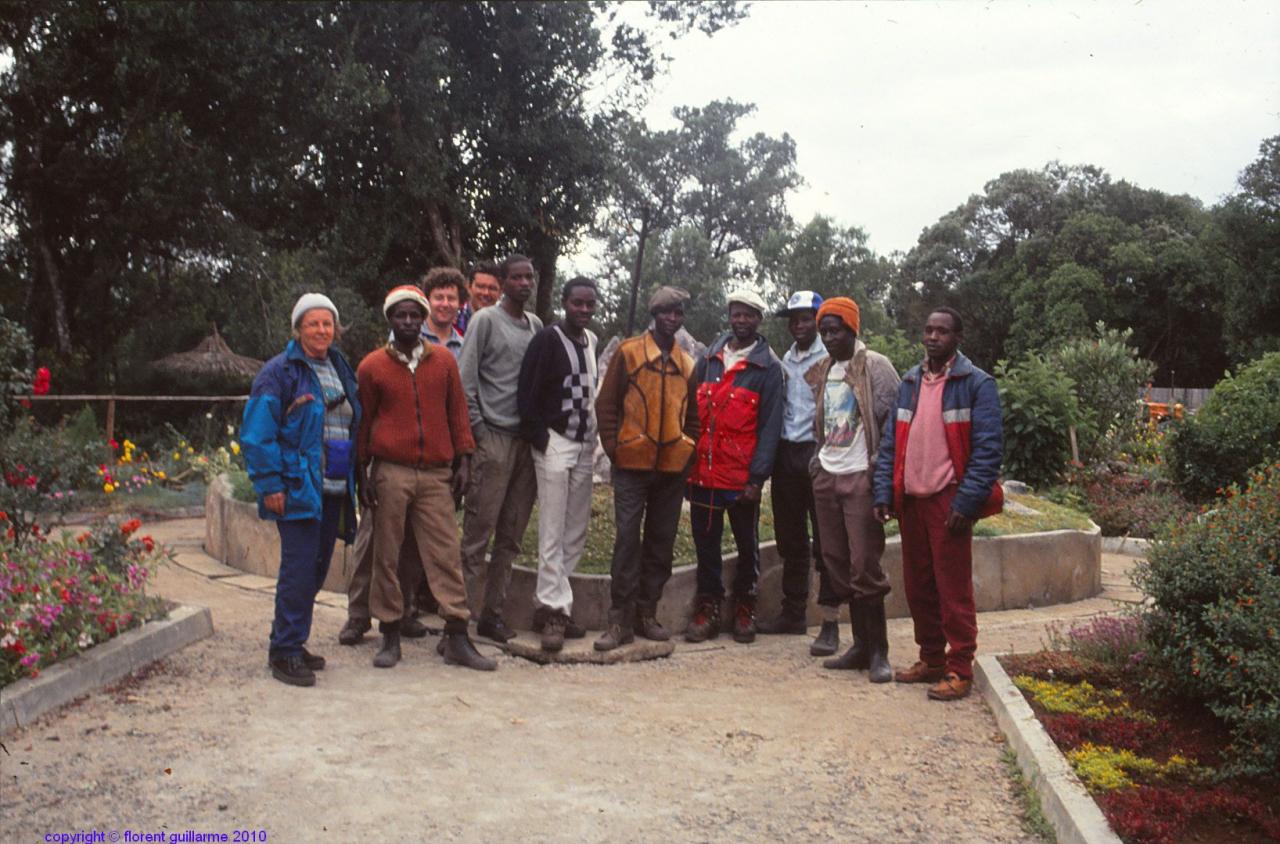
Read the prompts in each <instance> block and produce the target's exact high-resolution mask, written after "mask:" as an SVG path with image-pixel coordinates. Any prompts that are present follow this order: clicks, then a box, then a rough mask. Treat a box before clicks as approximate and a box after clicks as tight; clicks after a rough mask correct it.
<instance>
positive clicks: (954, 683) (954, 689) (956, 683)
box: [929, 671, 973, 701]
mask: <svg viewBox="0 0 1280 844" xmlns="http://www.w3.org/2000/svg"><path fill="white" fill-rule="evenodd" d="M971 688H973V681H972V680H966V679H964V678H963V677H961V676H960V675H959V674H956V673H955V672H954V671H948V672H947V674H946V676H945V677H943V678H942V679H941V680H939V681H938V684H937V685H936V686H933V687H931V688H930V689H929V699H930V700H942V701H951V700H960V698H963V697H968V696H969V690H970V689H971Z"/></svg>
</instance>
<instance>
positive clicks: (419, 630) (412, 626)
mask: <svg viewBox="0 0 1280 844" xmlns="http://www.w3.org/2000/svg"><path fill="white" fill-rule="evenodd" d="M430 632H431V629H430V628H429V627H427V625H425V624H423V623H422V622H421V621H418V619H416V618H402V619H400V635H401V636H403V637H404V638H406V639H425V638H426V637H427V634H428V633H430Z"/></svg>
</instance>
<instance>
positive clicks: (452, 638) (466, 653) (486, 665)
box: [441, 619, 498, 671]
mask: <svg viewBox="0 0 1280 844" xmlns="http://www.w3.org/2000/svg"><path fill="white" fill-rule="evenodd" d="M441 644H442V645H443V646H444V654H443V655H444V662H445V665H461V666H462V667H464V668H473V669H475V670H476V671H497V670H498V663H497V662H496V661H494V660H492V659H489V658H488V657H485V656H481V655H480V652H479V651H477V650H476V646H475V645H474V644H473V643H472V641H471V637H470V636H468V635H467V623H466V622H465V621H460V620H458V619H450V620H448V621H446V622H445V623H444V636H443V637H442V639H441Z"/></svg>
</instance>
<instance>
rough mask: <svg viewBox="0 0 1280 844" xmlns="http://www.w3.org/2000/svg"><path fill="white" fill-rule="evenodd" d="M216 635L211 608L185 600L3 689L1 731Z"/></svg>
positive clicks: (29, 720)
mask: <svg viewBox="0 0 1280 844" xmlns="http://www.w3.org/2000/svg"><path fill="white" fill-rule="evenodd" d="M212 634H213V615H212V613H210V612H209V610H208V608H207V607H195V606H188V605H185V604H184V605H180V606H177V607H174V608H173V609H172V610H170V611H169V617H168V618H165V619H162V620H160V621H152V622H148V623H147V624H144V625H143V626H142V627H139V628H137V629H135V630H129V631H126V632H125V633H122V634H120V635H119V636H117V637H115V638H114V639H111V640H110V641H107V642H103V643H102V644H100V645H96V646H94V647H92V648H90V649H89V650H87V651H85V652H84V653H82V654H77V655H76V656H73V657H71V658H70V659H67V660H64V661H62V662H59V663H58V664H57V665H54V666H53V667H51V668H50V669H49V670H47V671H43V672H41V674H40V676H39V677H33V678H27V679H24V680H18V681H17V682H15V683H12V684H10V685H8V686H6V687H5V688H4V689H0V735H3V734H5V733H9V732H12V731H14V730H16V729H18V728H19V727H26V726H29V725H30V724H31V722H33V721H35V720H36V719H37V718H39V717H40V716H41V715H44V714H46V713H47V712H49V711H51V710H53V709H57V708H58V707H59V706H62V705H63V704H66V703H70V702H71V701H73V700H75V699H76V698H78V697H81V696H82V695H86V694H89V693H90V692H94V691H97V690H98V689H100V688H102V687H103V686H105V685H107V684H108V683H112V682H114V681H116V680H119V679H120V678H121V677H124V676H126V675H128V674H130V673H132V672H134V671H137V670H138V669H140V668H143V667H145V666H147V665H149V664H151V663H152V662H155V661H156V660H158V659H161V658H162V657H166V656H168V655H169V654H171V653H173V652H174V651H177V650H180V649H182V648H184V647H186V646H187V645H190V644H192V643H193V642H198V641H200V640H201V639H204V638H206V637H208V636H210V635H212Z"/></svg>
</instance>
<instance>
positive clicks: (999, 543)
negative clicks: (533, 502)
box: [205, 478, 1102, 632]
mask: <svg viewBox="0 0 1280 844" xmlns="http://www.w3.org/2000/svg"><path fill="white" fill-rule="evenodd" d="M205 550H206V551H207V552H208V553H209V555H210V556H212V557H214V558H216V559H218V560H220V561H221V562H223V563H226V564H227V565H229V566H231V567H232V568H236V569H240V570H241V571H246V572H250V573H252V574H259V575H263V576H265V577H275V576H276V572H277V571H278V569H279V565H280V540H279V536H278V534H277V532H276V527H275V524H274V523H272V522H270V521H264V520H262V519H259V518H258V509H257V507H256V506H254V505H252V504H246V503H244V502H242V501H235V500H234V499H232V498H231V495H230V489H229V487H228V486H227V484H226V482H225V480H224V479H221V478H220V479H218V480H217V481H215V482H214V483H212V484H210V485H209V495H208V502H207V504H206V506H205ZM882 562H883V565H884V568H885V571H886V572H887V573H888V575H889V582H890V585H891V586H892V590H893V591H892V592H890V593H889V599H888V603H887V605H886V613H887V614H888V616H889V617H890V618H905V617H906V616H908V615H909V614H910V613H909V612H908V611H907V601H906V597H905V595H904V592H903V587H902V546H901V543H900V541H899V540H898V538H897V537H893V538H891V539H889V541H888V542H887V544H886V547H885V552H884V557H883V558H882ZM736 566H737V557H736V556H732V555H731V556H728V557H726V558H725V563H724V579H725V583H731V582H732V580H733V573H734V571H735V569H736ZM354 567H355V560H354V557H353V555H352V554H351V549H350V548H348V547H347V546H345V545H344V544H343V543H341V542H339V543H338V548H337V550H336V551H335V552H334V555H333V563H332V565H331V566H330V568H329V576H328V578H327V579H326V580H325V583H324V588H325V589H328V590H331V591H334V592H346V588H347V580H348V578H349V577H350V573H351V571H352V570H353V569H354ZM811 577H812V583H811V587H810V589H809V596H810V598H809V623H810V624H817V623H818V620H819V615H818V609H817V603H816V596H817V594H818V586H817V583H818V578H817V575H816V574H813V575H811ZM536 579H537V575H536V572H534V571H533V570H531V569H525V568H520V567H516V568H515V569H514V570H513V572H512V576H511V586H510V588H509V589H508V590H507V607H506V617H507V621H508V623H510V624H512V625H514V626H515V627H517V628H522V629H527V628H528V627H529V625H530V624H531V623H532V620H533V592H534V585H535V582H536ZM609 583H610V578H609V576H608V575H607V574H576V575H574V576H573V597H574V601H573V604H574V605H573V617H574V620H575V621H577V622H578V623H579V624H581V625H583V626H584V627H587V628H589V629H593V630H599V629H602V628H604V626H605V624H606V619H607V616H608V611H609V603H610V601H609ZM973 588H974V596H975V598H976V600H977V606H978V611H979V612H990V611H992V610H1012V609H1023V608H1026V607H1042V606H1048V605H1050V604H1065V603H1070V602H1072V601H1081V600H1084V599H1085V598H1091V597H1093V596H1094V595H1097V594H1099V593H1100V592H1101V591H1102V532H1101V530H1100V529H1099V528H1098V527H1097V526H1096V525H1095V526H1094V527H1093V528H1092V529H1091V530H1055V531H1049V532H1046V533H1028V534H1020V535H1017V536H998V537H985V536H980V537H975V538H974V540H973ZM695 590H696V583H695V567H694V566H682V567H680V568H677V569H676V570H675V571H674V572H672V575H671V580H670V581H669V582H668V583H667V588H666V591H665V592H664V594H663V598H662V603H660V604H659V605H658V620H659V621H661V622H662V623H663V624H665V625H667V626H668V627H670V628H671V629H673V630H675V631H677V632H679V631H681V630H683V629H684V627H685V624H686V623H687V620H688V614H689V605H690V604H691V603H692V601H693V597H694V592H695ZM781 601H782V565H781V560H780V559H779V557H778V549H777V546H776V545H775V544H774V543H773V542H766V543H763V544H762V545H761V546H760V585H759V597H758V607H757V614H758V616H759V617H762V618H770V617H772V616H773V615H774V614H776V613H777V611H778V608H779V606H780V604H781ZM844 617H847V613H845V614H844Z"/></svg>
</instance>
